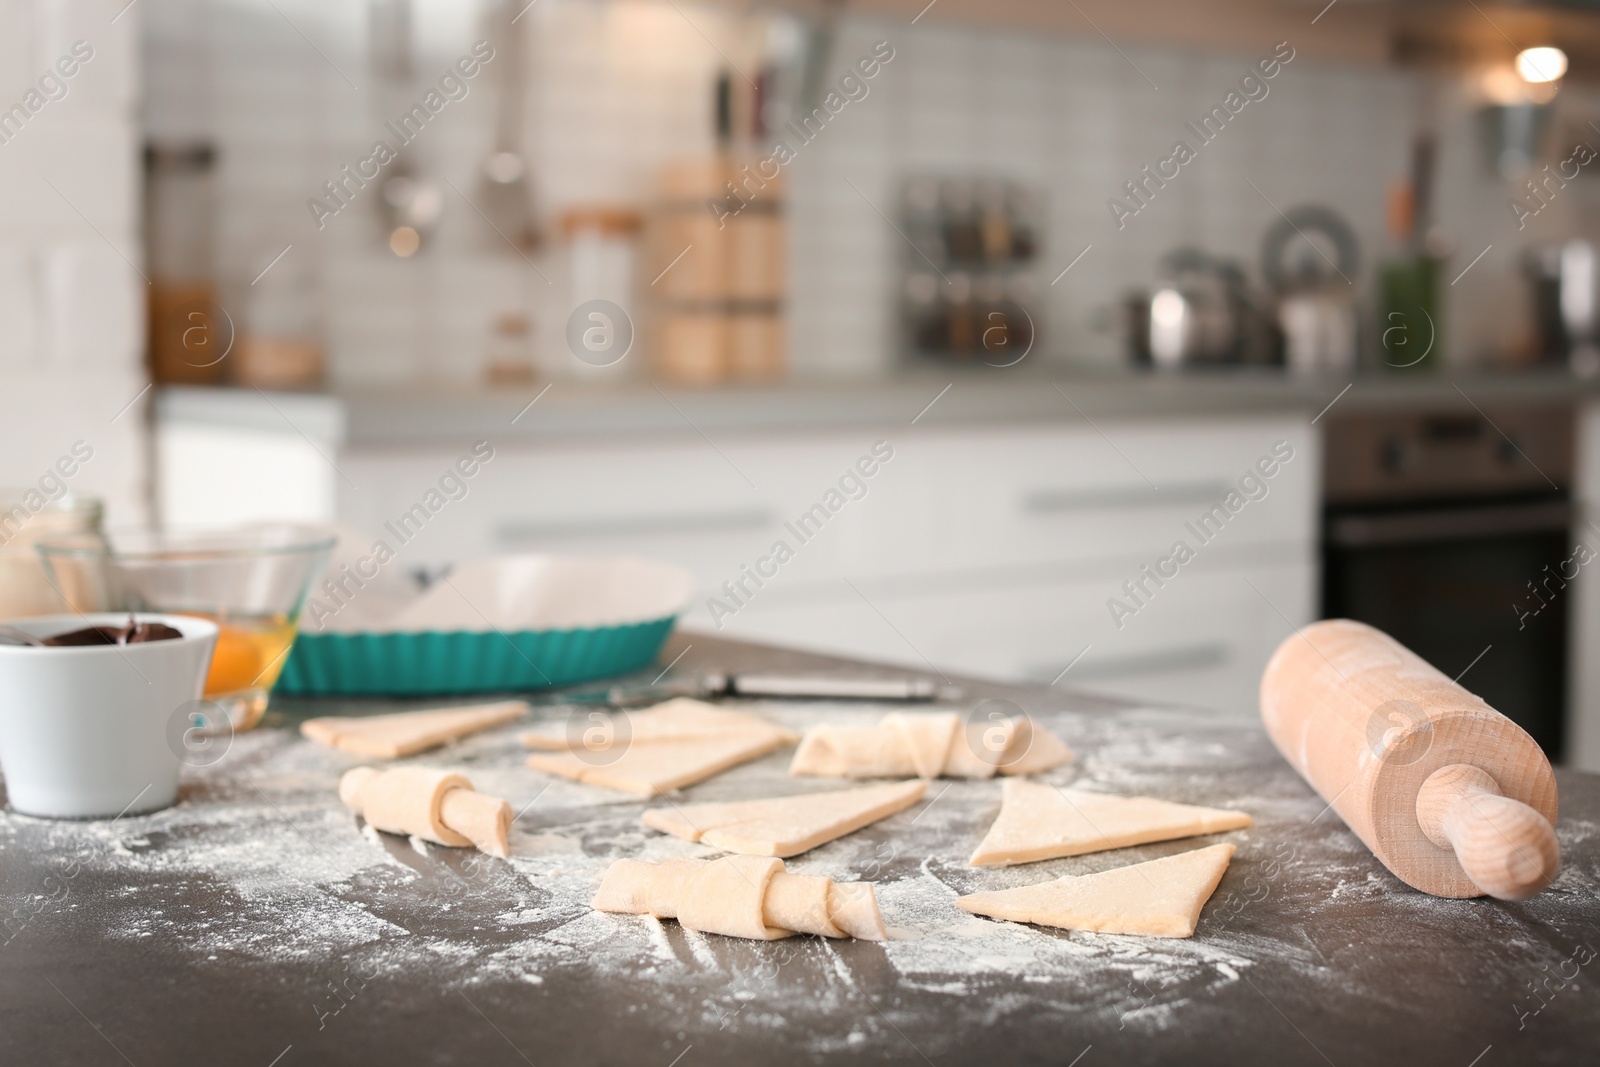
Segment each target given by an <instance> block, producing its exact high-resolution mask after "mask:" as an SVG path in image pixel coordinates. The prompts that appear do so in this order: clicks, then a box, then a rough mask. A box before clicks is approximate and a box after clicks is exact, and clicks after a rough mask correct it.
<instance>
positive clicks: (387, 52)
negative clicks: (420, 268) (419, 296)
mask: <svg viewBox="0 0 1600 1067" xmlns="http://www.w3.org/2000/svg"><path fill="white" fill-rule="evenodd" d="M371 16H372V18H371V31H370V32H371V44H372V55H373V59H374V66H375V67H376V68H377V74H378V81H379V85H380V92H379V93H378V99H379V100H380V102H381V104H382V106H383V109H384V111H385V113H387V114H395V115H398V114H403V113H404V112H405V111H406V110H407V109H409V108H410V107H411V105H412V101H411V99H410V96H411V90H412V86H413V74H414V70H415V64H414V63H413V62H412V47H411V0H372V7H371ZM398 151H399V155H398V156H397V157H396V158H395V160H394V161H393V162H392V163H390V164H389V165H388V167H386V168H385V171H384V174H383V180H382V181H381V182H380V183H379V185H378V201H377V202H378V212H379V216H380V218H381V219H382V221H383V228H384V234H385V237H386V239H387V241H388V244H389V250H390V251H392V252H393V253H394V254H395V255H397V256H400V257H402V258H403V257H405V256H409V255H411V254H412V253H414V252H416V251H417V250H418V249H419V248H421V247H422V244H423V242H424V241H425V240H426V238H427V237H428V235H429V234H430V233H432V232H433V228H434V227H435V226H436V225H437V224H438V222H439V216H440V215H442V214H443V213H444V194H443V193H442V192H441V191H440V189H439V186H438V185H436V184H435V183H433V182H431V181H428V180H427V179H425V178H424V177H422V175H421V174H420V172H419V171H418V170H417V169H416V168H415V167H414V166H413V165H412V162H411V158H410V155H409V154H408V153H407V152H406V150H405V149H404V148H400V149H398Z"/></svg>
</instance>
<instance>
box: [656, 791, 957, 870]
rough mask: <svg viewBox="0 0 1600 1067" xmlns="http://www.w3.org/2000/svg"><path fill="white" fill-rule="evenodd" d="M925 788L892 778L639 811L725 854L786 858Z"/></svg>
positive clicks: (911, 799)
mask: <svg viewBox="0 0 1600 1067" xmlns="http://www.w3.org/2000/svg"><path fill="white" fill-rule="evenodd" d="M927 788H928V787H927V785H926V783H924V782H921V781H914V782H895V783H893V784H891V785H869V786H865V787H863V788H860V789H840V790H837V791H835V792H830V793H803V794H801V795H799V796H790V797H771V798H769V799H766V800H742V801H733V802H729V803H723V804H685V805H682V806H679V807H670V808H652V809H650V810H649V811H647V812H645V813H644V824H645V825H646V826H649V827H651V828H652V829H656V830H660V831H661V832H663V833H668V834H672V835H673V836H675V837H681V838H683V839H684V840H685V841H701V842H704V843H705V844H707V845H710V846H712V847H713V848H720V849H722V850H723V851H724V852H738V853H742V854H744V855H747V856H777V857H780V858H787V857H789V856H797V855H799V854H800V853H802V852H805V851H806V850H807V849H813V848H816V847H817V846H818V845H821V844H825V843H826V842H828V841H832V840H834V839H835V838H840V837H843V836H844V835H845V834H848V833H854V832H855V831H856V830H859V829H861V828H862V827H863V826H867V825H869V824H870V823H875V822H877V821H878V820H879V819H883V818H887V817H888V816H890V815H893V814H894V813H895V812H897V811H902V810H904V809H905V808H909V807H910V806H911V805H912V804H915V803H916V802H917V801H918V800H919V799H921V797H922V794H923V792H924V791H926V789H927Z"/></svg>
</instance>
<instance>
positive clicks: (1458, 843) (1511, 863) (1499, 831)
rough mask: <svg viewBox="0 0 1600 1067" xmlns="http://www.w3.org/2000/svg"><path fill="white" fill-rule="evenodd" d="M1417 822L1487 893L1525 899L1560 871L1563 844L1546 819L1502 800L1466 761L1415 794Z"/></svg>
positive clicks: (1514, 802) (1492, 785)
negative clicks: (1557, 838)
mask: <svg viewBox="0 0 1600 1067" xmlns="http://www.w3.org/2000/svg"><path fill="white" fill-rule="evenodd" d="M1417 823H1418V825H1419V826H1421V827H1422V832H1423V833H1424V834H1425V835H1426V836H1427V838H1428V840H1430V841H1432V842H1433V843H1434V844H1436V845H1438V846H1439V847H1440V848H1448V849H1451V850H1453V851H1454V852H1455V854H1456V859H1457V861H1458V862H1460V864H1461V869H1462V870H1464V871H1466V873H1467V877H1468V878H1471V879H1472V881H1473V883H1474V884H1475V885H1477V887H1478V888H1479V889H1482V890H1483V891H1484V892H1485V893H1488V894H1489V895H1490V896H1492V897H1498V898H1499V899H1501V900H1525V899H1527V898H1528V897H1531V896H1533V895H1534V894H1535V893H1537V892H1539V891H1540V890H1541V889H1543V888H1544V887H1545V886H1547V885H1549V884H1550V882H1551V881H1552V880H1553V879H1554V878H1555V876H1556V874H1557V872H1559V871H1560V870H1561V846H1560V844H1559V843H1558V842H1557V841H1556V832H1555V828H1554V827H1552V826H1551V825H1550V822H1549V820H1548V819H1546V818H1545V817H1544V816H1543V815H1540V814H1539V813H1538V812H1537V811H1535V810H1534V809H1533V808H1531V807H1529V806H1528V805H1526V804H1524V803H1522V802H1521V801H1518V800H1513V799H1511V798H1510V797H1507V796H1504V795H1503V794H1502V793H1501V792H1500V785H1499V783H1498V782H1496V781H1495V780H1494V778H1492V777H1491V776H1490V775H1489V774H1488V773H1486V772H1485V771H1483V770H1480V769H1479V768H1477V767H1471V766H1468V765H1467V764H1464V763H1452V764H1450V765H1448V766H1445V767H1440V768H1439V769H1438V770H1436V771H1434V772H1433V773H1432V774H1431V775H1429V776H1428V779H1427V781H1425V782H1423V783H1422V788H1421V789H1420V790H1419V791H1418V792H1417Z"/></svg>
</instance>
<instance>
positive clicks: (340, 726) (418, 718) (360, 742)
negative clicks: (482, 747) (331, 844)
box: [300, 700, 528, 759]
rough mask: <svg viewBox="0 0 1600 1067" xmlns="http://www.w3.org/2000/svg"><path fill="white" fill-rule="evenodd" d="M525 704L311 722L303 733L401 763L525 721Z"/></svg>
mask: <svg viewBox="0 0 1600 1067" xmlns="http://www.w3.org/2000/svg"><path fill="white" fill-rule="evenodd" d="M527 711H528V705H527V704H525V703H524V702H522V701H520V700H508V701H504V702H502V703H499V704H479V705H474V706H471V707H464V708H430V709H428V710H425V711H403V712H399V713H397V714H393V715H367V716H362V717H360V718H337V717H333V718H322V719H307V720H306V721H305V722H303V723H301V724H300V732H301V734H303V735H305V736H306V737H307V738H309V739H311V740H312V741H316V742H318V743H319V744H324V745H328V746H329V747H331V748H338V749H343V750H344V751H346V752H354V753H357V754H358V755H362V756H367V757H369V758H371V759H397V758H399V757H401V756H409V755H412V754H413V753H416V752H423V751H426V750H427V749H430V748H434V747H436V746H438V745H442V744H444V743H445V742H447V741H455V740H457V739H459V738H462V737H466V736H467V735H468V734H475V733H477V732H478V731H480V730H487V729H489V728H490V727H494V726H499V725H501V724H503V723H508V722H511V721H512V720H513V719H518V718H521V717H522V716H523V715H524V714H526V713H527Z"/></svg>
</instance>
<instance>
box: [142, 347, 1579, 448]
mask: <svg viewBox="0 0 1600 1067" xmlns="http://www.w3.org/2000/svg"><path fill="white" fill-rule="evenodd" d="M1346 386H1351V388H1350V391H1349V392H1348V393H1347V394H1343V395H1341V394H1342V393H1343V390H1344V389H1345V387H1346ZM946 387H948V391H946ZM544 388H545V386H544V384H539V385H534V386H526V387H522V388H496V389H492V390H491V389H482V388H471V387H464V386H459V385H455V386H452V385H448V384H433V385H416V386H407V387H387V388H385V387H369V388H346V389H340V390H336V391H335V392H333V393H329V394H317V393H312V394H297V393H273V394H260V393H258V392H257V391H256V390H253V389H202V388H194V387H168V388H166V389H164V390H162V394H161V396H160V397H159V398H158V400H157V411H158V417H160V418H163V419H177V420H188V421H197V422H205V423H215V424H219V425H227V426H253V427H256V428H259V429H267V430H278V431H280V432H282V431H286V430H289V429H290V428H291V427H293V428H294V429H297V430H299V431H300V432H302V433H305V434H308V435H309V436H311V437H312V438H314V439H317V440H327V441H331V442H332V443H334V444H335V445H348V446H351V447H358V448H359V447H368V446H378V447H381V446H386V445H414V444H419V443H427V442H430V441H445V442H459V441H470V440H474V439H476V438H479V437H492V438H493V439H494V440H496V441H502V440H509V441H517V440H527V441H530V442H537V441H549V440H602V441H606V440H617V439H620V438H629V437H650V436H667V435H684V434H688V435H694V434H696V433H706V434H726V433H772V432H792V431H797V430H817V429H838V428H856V427H862V426H865V427H869V428H870V427H876V426H883V427H901V426H904V425H905V424H906V423H909V422H911V421H912V420H913V419H916V421H917V424H918V425H919V426H924V427H941V426H959V425H964V424H972V423H983V422H1006V423H1017V422H1041V423H1048V422H1057V421H1069V422H1070V421H1082V420H1083V419H1085V418H1088V419H1100V418H1107V419H1124V418H1167V417H1173V416H1183V415H1216V414H1232V413H1260V412H1265V413H1274V412H1283V413H1297V414H1300V413H1303V414H1305V415H1308V416H1315V415H1317V414H1318V413H1319V412H1321V411H1322V410H1323V409H1324V408H1326V407H1327V406H1328V405H1329V404H1330V403H1332V402H1333V401H1334V400H1335V399H1336V398H1337V400H1338V407H1337V408H1336V409H1335V410H1338V411H1339V412H1340V413H1346V412H1350V411H1355V410H1363V409H1376V408H1383V407H1393V406H1429V407H1435V408H1440V409H1443V410H1452V411H1455V410H1471V405H1472V404H1477V405H1479V406H1481V407H1486V408H1488V407H1493V406H1496V405H1524V404H1543V403H1565V402H1575V401H1577V400H1579V399H1582V398H1585V397H1589V396H1593V395H1596V394H1597V393H1600V379H1579V378H1576V377H1574V376H1572V375H1571V374H1569V373H1566V372H1564V371H1538V372H1521V373H1503V374H1485V373H1481V372H1461V373H1453V372H1445V371H1435V372H1432V373H1427V374H1398V373H1396V374H1382V375H1377V374H1366V375H1361V376H1357V377H1354V378H1352V377H1349V376H1345V377H1337V378H1299V377H1292V376H1290V375H1287V374H1285V373H1284V372H1282V371H1281V370H1268V369H1254V370H1251V369H1244V368H1230V369H1215V370H1196V371H1189V372H1185V373H1182V374H1168V373H1154V372H1147V373H1139V372H1134V371H1129V370H1117V371H1105V372H1100V373H1091V372H1086V371H1081V370H1080V371H1069V370H1066V369H1062V368H1058V367H1051V366H1048V365H1043V364H1041V365H1039V366H1035V367H1028V366H1025V365H1023V366H1018V367H1014V368H977V369H971V368H966V369H952V370H939V369H919V370H915V371H905V372H902V373H899V374H896V375H894V376H893V377H888V378H881V379H866V380H862V381H804V380H797V381H791V382H784V383H781V384H774V385H750V386H727V387H723V388H716V389H683V388H676V387H661V388H658V387H656V386H652V385H650V384H647V383H644V384H641V383H636V382H628V383H620V384H613V385H603V384H584V383H574V382H555V383H553V384H551V385H550V387H549V392H548V393H544V392H543V390H544ZM535 400H536V403H533V404H532V406H530V401H535ZM919 413H920V415H919Z"/></svg>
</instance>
